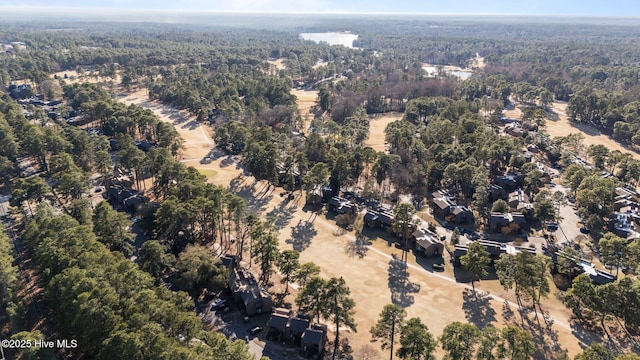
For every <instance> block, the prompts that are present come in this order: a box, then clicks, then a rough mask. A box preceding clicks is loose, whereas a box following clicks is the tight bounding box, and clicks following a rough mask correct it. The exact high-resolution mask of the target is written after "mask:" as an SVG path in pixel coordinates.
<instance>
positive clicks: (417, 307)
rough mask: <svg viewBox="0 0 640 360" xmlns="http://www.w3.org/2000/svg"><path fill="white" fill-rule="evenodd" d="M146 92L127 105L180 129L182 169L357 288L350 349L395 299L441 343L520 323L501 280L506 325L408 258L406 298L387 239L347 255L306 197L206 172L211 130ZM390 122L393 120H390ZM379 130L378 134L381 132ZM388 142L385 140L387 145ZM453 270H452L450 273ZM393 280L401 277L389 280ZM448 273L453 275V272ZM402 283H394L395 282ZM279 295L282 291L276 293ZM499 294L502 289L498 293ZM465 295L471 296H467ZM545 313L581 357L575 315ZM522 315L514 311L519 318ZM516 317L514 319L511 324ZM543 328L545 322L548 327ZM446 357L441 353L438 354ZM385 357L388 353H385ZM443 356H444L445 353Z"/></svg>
mask: <svg viewBox="0 0 640 360" xmlns="http://www.w3.org/2000/svg"><path fill="white" fill-rule="evenodd" d="M144 94H145V93H144V91H142V92H137V93H134V94H131V95H129V96H127V97H124V98H121V99H120V100H121V101H123V102H125V103H127V104H137V105H139V106H141V107H144V108H148V109H151V110H152V111H154V113H156V114H157V115H158V116H159V117H160V119H162V120H163V121H167V122H170V123H172V124H174V125H176V129H177V130H178V132H179V133H180V135H181V136H182V137H183V139H185V149H184V151H183V153H182V155H183V162H185V163H187V164H188V165H195V166H196V167H197V168H201V169H213V170H215V171H216V174H215V176H213V177H210V178H209V181H210V182H212V183H215V184H218V185H221V186H224V187H229V188H230V190H231V191H234V192H237V193H239V194H241V195H243V196H245V197H246V198H248V200H249V202H250V203H251V204H252V205H253V206H254V209H255V211H260V212H261V213H266V214H267V215H271V216H275V217H276V224H277V225H278V226H279V228H280V231H279V239H280V246H281V248H282V249H288V248H295V249H297V250H299V251H300V252H301V261H303V262H306V261H313V262H315V263H316V264H318V265H319V266H320V267H321V268H322V275H323V276H325V277H331V276H342V277H344V279H345V281H346V282H347V284H348V286H349V288H350V289H351V293H352V297H353V299H354V300H355V302H356V313H355V320H356V322H357V324H358V333H357V334H348V332H343V335H346V334H348V335H347V337H348V338H349V339H350V343H351V345H352V347H353V348H354V349H359V348H361V347H362V346H365V345H368V344H370V335H369V332H368V330H369V329H370V328H371V326H373V324H374V323H375V322H376V321H377V317H378V314H379V312H380V311H381V309H382V307H383V306H384V305H386V304H388V303H391V301H392V295H393V296H394V298H396V299H398V298H399V300H400V301H401V302H403V304H404V305H405V306H406V309H407V313H408V315H409V317H413V316H418V317H420V318H421V319H422V320H423V321H424V322H425V323H426V324H427V325H428V326H429V329H430V330H431V332H432V333H433V334H434V335H436V336H438V335H440V334H441V333H442V329H443V328H444V327H445V326H446V325H447V324H448V323H450V322H452V321H456V320H457V321H466V319H467V316H471V317H473V318H474V319H476V320H477V322H480V323H491V324H494V325H496V326H503V325H504V324H506V323H509V324H517V323H519V322H520V317H519V315H517V312H516V314H515V315H509V314H510V312H511V311H514V310H513V309H514V308H513V307H512V306H513V303H514V300H513V295H512V294H511V293H506V292H504V291H503V290H501V289H500V287H499V284H498V283H497V281H495V280H493V281H483V282H482V283H481V284H480V285H479V288H481V289H491V291H492V293H493V292H494V291H495V292H496V293H497V294H498V295H499V296H500V297H503V298H506V299H508V300H509V301H510V306H507V309H511V310H507V311H506V313H505V314H506V315H507V316H506V317H507V318H506V319H505V316H503V305H504V300H502V299H497V300H493V299H489V298H486V299H481V301H480V303H478V304H479V305H478V304H476V303H475V301H474V300H473V299H472V298H471V297H470V296H469V295H468V286H467V285H465V284H460V283H456V282H454V281H453V280H452V279H450V278H446V277H443V276H442V275H440V274H436V273H432V272H430V271H428V270H426V269H429V267H425V268H423V267H422V266H421V265H419V264H418V261H424V260H421V259H416V258H415V257H414V256H412V255H410V257H409V264H410V265H409V268H408V274H409V277H408V279H407V281H408V283H409V285H410V286H409V287H408V288H410V289H412V290H409V291H406V292H405V294H404V296H402V292H401V291H400V289H399V288H398V287H397V283H398V282H397V278H398V274H397V273H396V272H395V270H392V269H396V270H397V267H394V266H392V264H393V262H392V260H391V259H392V256H393V255H392V254H396V255H397V254H399V251H398V250H397V249H395V248H394V247H390V246H389V245H388V243H387V242H386V241H385V240H381V239H378V240H375V241H374V243H373V245H372V246H371V247H370V248H369V249H368V251H367V252H366V255H365V256H364V257H362V258H360V257H358V256H354V255H353V253H352V252H350V251H349V250H348V249H349V248H350V247H349V245H350V244H352V242H353V240H354V238H353V236H352V235H351V234H345V235H342V236H335V235H334V233H335V231H336V230H337V229H338V228H337V226H336V225H335V223H334V222H333V221H331V220H327V219H326V218H324V217H323V216H317V217H316V216H314V214H313V213H311V212H309V211H304V210H303V208H302V205H303V204H304V198H303V197H302V198H298V199H296V200H295V201H293V202H291V203H287V202H286V200H283V199H282V198H281V197H280V196H278V194H280V192H282V189H280V188H276V189H274V190H272V191H271V192H270V193H268V194H266V195H262V196H260V195H259V194H257V193H258V192H259V191H261V190H262V189H264V188H265V187H266V184H264V183H261V182H259V183H256V182H255V180H254V179H253V178H251V177H245V176H243V175H242V171H241V167H240V166H238V165H237V162H236V159H234V158H231V157H226V156H217V158H216V159H215V160H214V161H213V162H211V163H210V164H206V165H202V164H200V163H199V159H201V158H202V157H203V156H205V155H206V154H208V153H209V152H210V150H211V144H210V138H208V137H206V136H204V134H207V133H208V131H209V130H208V128H200V129H199V127H200V126H199V125H197V126H194V125H193V124H191V122H192V120H193V117H192V116H189V114H187V113H186V112H183V111H178V110H175V109H172V108H171V107H169V106H164V105H161V104H158V103H155V102H150V101H148V100H146V98H145V96H144ZM385 118H386V119H385ZM397 118H399V115H397V114H396V115H389V116H387V117H381V118H378V119H376V120H373V121H372V138H371V139H370V141H371V142H370V143H371V144H372V145H379V144H380V143H382V144H384V136H383V135H380V134H381V133H382V134H383V131H382V130H383V129H384V127H386V124H387V123H388V122H391V121H394V120H397ZM374 129H375V130H374ZM381 139H382V140H381ZM448 267H449V266H448ZM390 274H394V275H393V276H392V279H391V281H390V279H389V278H390ZM445 274H449V276H451V274H452V273H451V270H450V269H448V270H447V272H445ZM394 276H395V277H394ZM277 287H278V288H279V284H278V286H277ZM494 289H495V290H494ZM465 294H466V296H465ZM543 308H545V310H548V311H549V312H550V316H551V317H552V318H553V319H555V323H554V325H552V326H551V329H552V330H551V333H557V337H558V340H557V341H558V342H559V344H562V347H565V348H567V349H568V350H569V354H570V355H571V356H573V355H575V354H576V353H577V352H579V351H580V346H579V342H578V340H577V339H576V338H575V337H574V336H573V335H572V334H571V331H570V330H568V329H567V327H568V326H567V323H568V321H569V320H568V319H569V315H568V312H567V310H566V309H565V308H564V307H560V308H556V307H555V306H553V307H552V306H549V307H548V306H547V305H546V304H543ZM514 312H515V311H514ZM509 316H511V317H509ZM543 324H544V322H543ZM549 342H550V340H549V336H548V335H547V336H544V337H543V338H538V343H539V344H542V343H549ZM439 351H441V350H439ZM384 353H385V352H384V351H381V354H384ZM439 354H440V355H442V353H441V352H440V353H439Z"/></svg>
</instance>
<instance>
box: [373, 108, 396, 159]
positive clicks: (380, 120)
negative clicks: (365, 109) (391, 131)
mask: <svg viewBox="0 0 640 360" xmlns="http://www.w3.org/2000/svg"><path fill="white" fill-rule="evenodd" d="M400 119H402V114H401V113H387V114H384V115H382V116H376V117H374V118H371V119H370V121H369V138H368V139H367V140H365V142H364V145H365V146H370V147H372V148H373V149H374V150H376V151H385V149H386V147H385V143H386V141H385V133H384V130H385V129H386V128H387V125H389V124H390V123H392V122H394V121H397V120H400Z"/></svg>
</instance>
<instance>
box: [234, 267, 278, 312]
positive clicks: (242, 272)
mask: <svg viewBox="0 0 640 360" xmlns="http://www.w3.org/2000/svg"><path fill="white" fill-rule="evenodd" d="M229 288H230V289H231V292H232V293H233V299H234V301H235V302H237V303H241V304H243V305H244V307H245V310H246V312H247V315H256V314H262V313H265V312H270V311H271V309H272V308H273V299H272V298H271V294H269V292H268V291H267V290H266V289H264V288H262V287H260V286H259V285H258V282H257V281H256V279H255V277H254V276H253V274H252V273H251V272H250V271H249V269H246V268H243V267H240V266H234V267H233V268H232V269H230V271H229Z"/></svg>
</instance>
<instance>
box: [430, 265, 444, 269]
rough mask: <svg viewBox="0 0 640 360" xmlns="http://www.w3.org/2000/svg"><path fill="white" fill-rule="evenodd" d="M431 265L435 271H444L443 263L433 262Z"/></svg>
mask: <svg viewBox="0 0 640 360" xmlns="http://www.w3.org/2000/svg"><path fill="white" fill-rule="evenodd" d="M431 267H432V268H433V270H435V271H444V264H433V265H431Z"/></svg>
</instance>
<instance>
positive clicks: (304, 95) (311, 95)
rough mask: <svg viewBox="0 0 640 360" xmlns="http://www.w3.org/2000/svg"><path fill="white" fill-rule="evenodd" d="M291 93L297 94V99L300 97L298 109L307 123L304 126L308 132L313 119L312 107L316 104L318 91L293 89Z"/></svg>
mask: <svg viewBox="0 0 640 360" xmlns="http://www.w3.org/2000/svg"><path fill="white" fill-rule="evenodd" d="M291 94H292V95H295V97H296V99H298V100H297V101H298V111H300V116H302V119H304V122H305V125H304V127H303V128H304V130H305V132H306V130H307V129H308V128H309V125H310V124H311V120H313V114H312V113H311V108H313V107H314V106H315V105H316V101H317V100H318V92H317V91H315V90H300V89H291Z"/></svg>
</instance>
